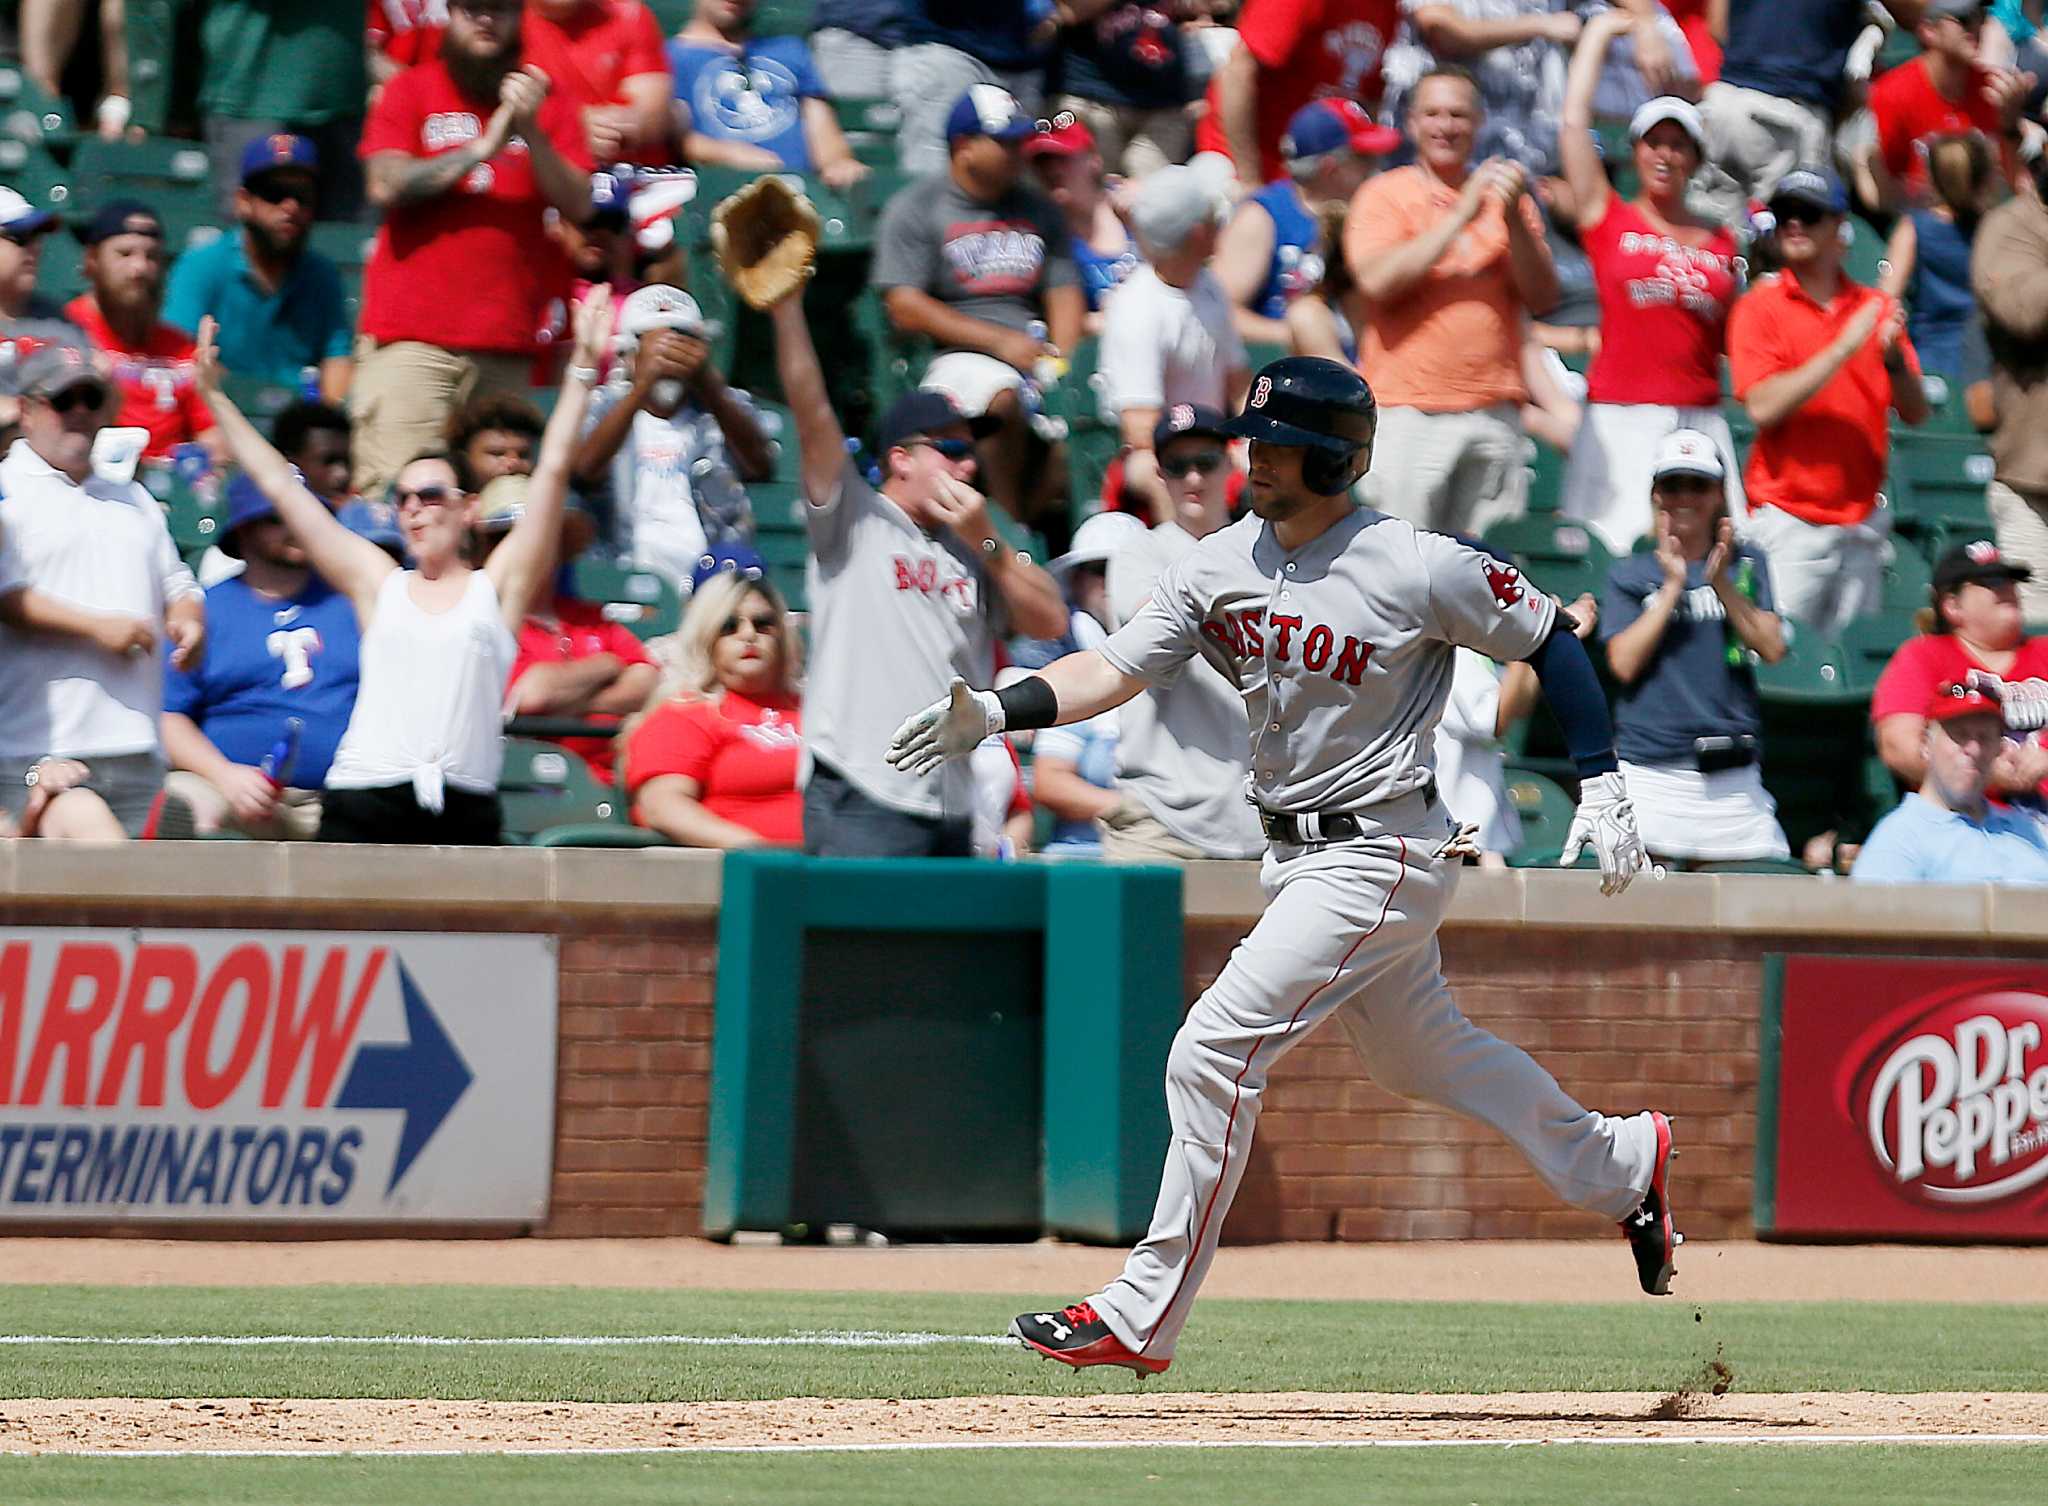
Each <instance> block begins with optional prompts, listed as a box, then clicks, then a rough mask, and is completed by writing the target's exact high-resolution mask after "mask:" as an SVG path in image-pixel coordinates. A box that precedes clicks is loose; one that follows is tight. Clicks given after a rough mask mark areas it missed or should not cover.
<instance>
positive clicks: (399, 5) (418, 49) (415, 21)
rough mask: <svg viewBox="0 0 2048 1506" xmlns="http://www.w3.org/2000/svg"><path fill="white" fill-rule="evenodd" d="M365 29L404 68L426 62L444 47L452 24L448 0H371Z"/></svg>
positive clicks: (373, 40)
mask: <svg viewBox="0 0 2048 1506" xmlns="http://www.w3.org/2000/svg"><path fill="white" fill-rule="evenodd" d="M368 3H369V18H368V20H367V22H366V23H365V25H364V31H365V32H366V34H367V35H368V36H369V39H370V45H371V46H372V47H374V48H376V49H377V50H378V51H379V52H381V53H383V54H384V56H386V57H388V58H390V59H391V61H392V62H394V63H397V64H398V65H399V66H400V67H401V68H410V67H412V65H413V64H415V63H423V62H425V61H426V60H427V59H428V58H430V57H433V56H434V55H435V54H436V53H438V52H439V51H440V50H441V31H442V28H444V27H445V26H447V24H448V0H368Z"/></svg>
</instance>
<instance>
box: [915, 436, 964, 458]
mask: <svg viewBox="0 0 2048 1506" xmlns="http://www.w3.org/2000/svg"><path fill="white" fill-rule="evenodd" d="M904 443H905V444H910V445H920V444H921V445H923V446H925V447H926V448H927V449H932V450H937V451H938V452H939V453H940V454H941V455H943V456H945V457H946V458H947V459H948V460H965V459H966V458H967V457H968V456H970V455H972V454H973V453H974V441H972V440H970V439H927V438H925V437H924V436H923V435H919V436H918V437H917V438H915V439H907V440H905V441H904Z"/></svg>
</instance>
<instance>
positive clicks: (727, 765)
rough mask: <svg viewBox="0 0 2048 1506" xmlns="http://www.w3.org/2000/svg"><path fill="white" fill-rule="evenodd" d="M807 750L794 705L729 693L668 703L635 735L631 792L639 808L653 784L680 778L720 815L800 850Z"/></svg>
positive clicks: (628, 760)
mask: <svg viewBox="0 0 2048 1506" xmlns="http://www.w3.org/2000/svg"><path fill="white" fill-rule="evenodd" d="M802 747H803V713H802V711H801V710H799V708H798V707H797V704H796V703H795V702H794V701H776V702H774V703H771V704H762V703H760V702H757V701H752V700H749V699H748V698H747V697H745V696H743V695H740V694H739V693H737V692H736V691H731V690H728V691H727V692H726V693H725V694H724V695H723V696H721V697H720V698H719V699H717V700H715V701H669V702H667V703H665V704H663V705H661V706H659V707H657V708H655V710H654V711H653V713H652V714H651V715H649V716H648V718H647V720H646V721H644V722H642V723H641V724H640V727H639V730H638V731H636V732H635V733H634V734H633V744H632V748H631V751H630V752H629V753H628V755H627V758H626V788H627V790H628V792H629V793H630V794H631V795H632V796H633V798H634V799H635V800H636V801H637V800H638V799H639V795H640V791H641V789H642V788H643V787H644V786H645V785H646V784H647V782H648V781H649V780H650V779H658V778H660V777H661V776H662V775H664V774H680V775H681V776H682V777H683V778H685V779H688V780H690V781H692V782H693V783H694V784H695V785H696V786H697V791H698V793H697V799H698V801H699V802H700V803H701V804H702V805H703V807H704V808H705V809H706V810H708V811H710V812H711V814H713V815H714V816H722V817H724V818H725V819H726V820H728V821H731V822H732V823H734V824H735V825H737V826H744V827H746V828H747V830H749V831H752V832H758V833H760V835H761V836H762V838H763V839H765V840H766V841H769V842H774V843H780V844H786V845H788V846H791V847H795V846H798V845H799V844H801V843H802V841H803V839H804V797H803V792H802V791H801V790H799V789H798V788H797V783H796V773H797V758H798V755H799V753H800V751H801V750H802ZM635 819H638V817H637V815H636V817H635Z"/></svg>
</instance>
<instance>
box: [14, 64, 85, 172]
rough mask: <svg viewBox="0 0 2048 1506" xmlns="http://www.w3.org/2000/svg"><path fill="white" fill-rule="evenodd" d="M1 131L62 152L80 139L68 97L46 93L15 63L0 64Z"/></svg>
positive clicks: (60, 153) (68, 149)
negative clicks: (3, 65) (63, 97)
mask: <svg viewBox="0 0 2048 1506" xmlns="http://www.w3.org/2000/svg"><path fill="white" fill-rule="evenodd" d="M0 134H4V135H8V136H13V137H15V138H16V139H18V140H21V141H26V142H30V143H34V144H40V145H41V146H43V147H46V148H47V149H49V150H51V151H54V152H56V153H58V154H59V155H62V154H64V153H67V152H69V151H70V150H71V148H72V147H73V146H74V145H76V144H77V142H78V140H79V130H78V122H77V120H75V119H74V118H73V117H72V114H71V105H70V102H69V101H67V100H62V99H59V98H57V97H56V96H55V95H51V94H46V93H44V92H43V90H42V88H41V87H40V86H39V85H38V84H37V83H36V81H35V80H34V79H32V78H30V77H29V76H28V74H27V73H25V72H23V71H22V70H21V69H20V68H17V67H14V66H12V65H9V66H6V67H0Z"/></svg>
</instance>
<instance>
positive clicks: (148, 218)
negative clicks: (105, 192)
mask: <svg viewBox="0 0 2048 1506" xmlns="http://www.w3.org/2000/svg"><path fill="white" fill-rule="evenodd" d="M117 235H153V236H155V237H156V238H157V239H158V240H162V239H163V238H164V222H163V219H162V217H161V216H160V215H158V214H157V212H156V211H155V210H154V209H151V208H150V207H149V206H148V205H147V204H145V203H143V202H142V200H140V199H109V200H107V202H106V203H104V204H102V205H100V207H99V208H98V209H97V210H96V211H94V213H93V217H92V218H91V219H89V220H87V221H86V222H85V224H84V226H83V227H81V228H80V230H79V232H78V238H79V239H80V240H81V241H83V242H84V243H85V244H86V245H88V246H97V245H98V244H99V243H100V242H101V241H105V240H112V239H113V238H114V237H115V236H117Z"/></svg>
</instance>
